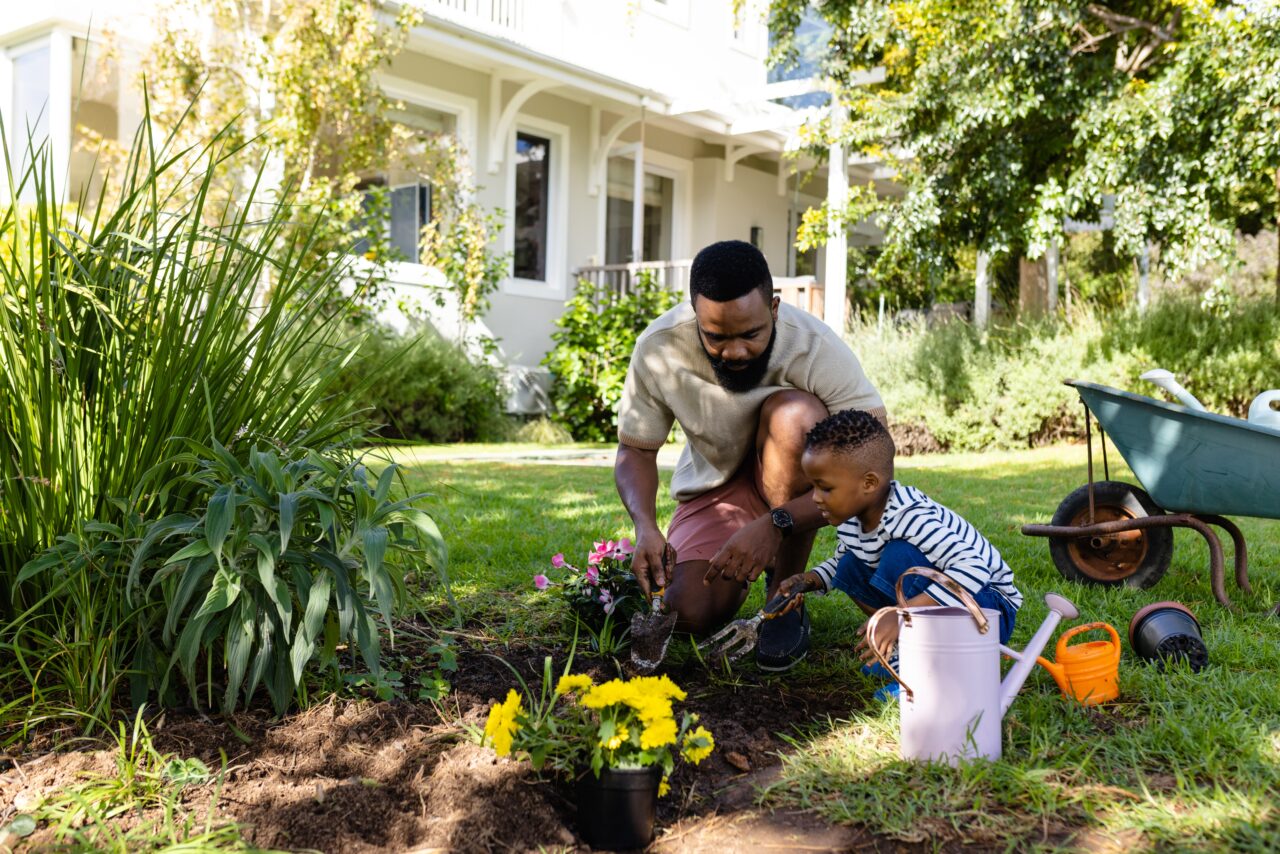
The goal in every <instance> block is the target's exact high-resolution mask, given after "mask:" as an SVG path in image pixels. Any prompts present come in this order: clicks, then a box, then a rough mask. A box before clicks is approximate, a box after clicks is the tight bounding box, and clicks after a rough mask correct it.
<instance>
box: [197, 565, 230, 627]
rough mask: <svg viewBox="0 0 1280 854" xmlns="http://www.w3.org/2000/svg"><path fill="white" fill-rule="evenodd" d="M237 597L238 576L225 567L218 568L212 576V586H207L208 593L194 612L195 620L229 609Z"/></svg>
mask: <svg viewBox="0 0 1280 854" xmlns="http://www.w3.org/2000/svg"><path fill="white" fill-rule="evenodd" d="M239 595H240V576H238V575H236V574H235V573H233V572H232V571H231V570H229V569H227V568H226V567H220V568H219V569H218V571H217V572H215V573H214V575H213V584H211V585H210V586H209V593H208V594H207V595H206V596H205V597H204V602H203V603H202V604H201V605H200V610H199V611H196V616H195V619H197V620H199V619H200V618H201V617H212V616H213V615H214V614H218V613H221V612H222V611H225V610H226V609H227V608H230V607H231V605H232V604H233V603H234V602H235V601H236V598H237V597H238V596H239Z"/></svg>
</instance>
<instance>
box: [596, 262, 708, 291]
mask: <svg viewBox="0 0 1280 854" xmlns="http://www.w3.org/2000/svg"><path fill="white" fill-rule="evenodd" d="M692 265H693V261H692V260H686V261H638V262H636V263H634V264H597V265H595V266H588V267H579V268H578V269H576V270H574V271H573V283H574V284H577V282H578V280H579V279H586V280H587V281H589V282H591V283H592V284H593V285H595V286H596V287H597V288H598V289H599V290H600V291H603V292H604V293H614V294H618V295H620V296H626V295H627V294H629V293H631V289H632V287H633V286H634V285H635V283H636V281H637V280H638V279H639V278H640V277H641V276H652V277H653V278H654V280H655V281H656V282H657V284H658V285H660V286H662V287H664V288H666V289H667V290H669V291H676V292H677V293H680V294H684V295H688V293H689V268H690V267H691V266H692Z"/></svg>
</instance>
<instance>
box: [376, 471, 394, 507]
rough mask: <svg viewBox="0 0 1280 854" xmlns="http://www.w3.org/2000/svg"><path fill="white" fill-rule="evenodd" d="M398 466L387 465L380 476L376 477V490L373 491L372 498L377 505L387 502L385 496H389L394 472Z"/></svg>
mask: <svg viewBox="0 0 1280 854" xmlns="http://www.w3.org/2000/svg"><path fill="white" fill-rule="evenodd" d="M398 468H399V466H396V465H389V466H387V467H386V468H385V469H383V470H382V474H380V475H379V476H378V488H377V489H376V490H374V493H373V498H374V500H375V501H377V502H378V503H379V504H381V503H382V502H383V501H386V500H387V496H388V495H390V494H391V486H392V484H393V483H395V479H396V470H397V469H398Z"/></svg>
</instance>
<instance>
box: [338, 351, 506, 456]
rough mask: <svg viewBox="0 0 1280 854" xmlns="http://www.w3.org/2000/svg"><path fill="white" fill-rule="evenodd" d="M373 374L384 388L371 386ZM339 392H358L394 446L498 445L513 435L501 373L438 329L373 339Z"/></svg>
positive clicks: (345, 371) (352, 364)
mask: <svg viewBox="0 0 1280 854" xmlns="http://www.w3.org/2000/svg"><path fill="white" fill-rule="evenodd" d="M371 372H376V373H377V376H378V382H377V383H372V384H371V383H368V382H367V381H366V378H367V377H368V376H369V374H370V373H371ZM338 388H339V389H342V390H349V391H353V392H354V393H355V395H356V399H357V400H358V401H359V403H360V404H361V405H362V406H363V407H364V408H365V409H366V410H367V417H368V418H369V419H370V420H371V421H372V422H373V423H374V424H375V425H377V426H378V427H380V428H381V429H380V431H379V432H380V434H381V435H382V436H385V437H388V438H392V439H414V440H419V441H424V442H477V441H494V440H499V439H503V438H506V434H507V432H508V429H509V424H508V421H507V417H506V416H505V415H504V414H503V406H504V403H505V392H504V390H503V382H502V376H501V374H500V372H499V370H498V368H497V367H495V366H494V365H491V364H489V363H487V362H485V361H483V360H479V359H472V358H471V357H469V356H468V355H467V353H466V352H465V351H464V350H463V349H462V348H461V347H459V346H457V345H455V344H452V343H450V342H448V341H445V340H444V339H443V338H441V337H440V336H439V335H437V334H436V333H435V332H434V331H433V330H431V329H430V328H420V329H416V330H413V331H412V332H410V333H409V334H406V335H397V334H396V333H394V332H392V331H390V330H387V329H377V330H374V331H373V332H371V333H369V334H368V335H367V337H366V338H365V339H364V341H363V342H362V343H361V344H360V349H359V352H358V353H357V354H356V357H355V358H354V359H352V360H351V362H350V363H349V364H348V365H347V366H346V367H345V368H344V369H343V371H342V376H341V377H340V379H339V381H338Z"/></svg>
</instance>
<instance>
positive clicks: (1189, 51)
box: [770, 0, 1280, 287]
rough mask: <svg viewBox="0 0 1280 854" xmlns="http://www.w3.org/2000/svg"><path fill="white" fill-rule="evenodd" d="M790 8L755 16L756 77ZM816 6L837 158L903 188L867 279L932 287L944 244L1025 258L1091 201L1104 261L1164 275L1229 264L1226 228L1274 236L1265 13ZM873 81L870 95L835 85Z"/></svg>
mask: <svg viewBox="0 0 1280 854" xmlns="http://www.w3.org/2000/svg"><path fill="white" fill-rule="evenodd" d="M808 5H809V4H808V3H806V2H804V0H774V2H773V4H772V7H771V19H770V25H771V29H772V31H773V33H774V36H775V51H774V55H773V60H774V61H775V62H786V61H788V60H789V59H790V58H791V57H792V56H793V55H794V53H793V51H794V44H793V43H792V41H791V40H790V38H789V33H790V32H791V31H793V30H794V28H795V26H796V24H797V23H798V22H799V20H800V17H801V15H803V14H804V11H805V8H806V7H807V6H808ZM816 8H817V10H818V11H819V13H820V14H821V15H822V16H823V17H824V18H825V20H826V21H827V22H828V24H829V25H830V26H831V36H830V39H829V40H828V44H827V46H826V55H825V62H824V70H825V72H826V73H827V74H828V75H829V76H830V77H831V78H832V79H833V80H834V81H836V82H837V84H844V85H841V86H840V88H839V92H838V96H839V97H841V98H843V99H844V101H845V102H846V105H847V110H848V114H849V116H850V117H851V118H850V120H849V121H848V122H847V123H846V124H845V126H844V139H845V142H846V144H847V145H849V146H850V147H852V148H855V149H858V150H861V151H863V152H864V153H867V154H870V155H875V156H884V157H885V159H886V160H887V161H888V162H889V163H891V164H892V165H893V166H894V167H895V168H896V169H897V170H898V172H899V175H900V177H901V180H902V182H903V184H904V185H905V187H906V194H905V196H904V197H903V198H902V199H901V200H900V201H899V200H888V201H885V202H882V203H881V205H880V211H879V216H880V222H881V224H882V225H884V226H885V228H886V232H887V235H886V246H885V251H884V252H883V253H882V255H881V261H880V263H881V264H883V265H887V266H888V267H894V266H901V265H903V264H904V263H905V264H909V265H911V266H914V267H915V268H917V269H920V270H921V271H922V272H923V273H925V274H927V275H929V276H931V277H933V278H935V279H936V278H938V277H940V276H942V275H943V274H944V272H945V270H946V269H947V268H948V267H949V266H951V265H952V264H953V259H954V258H955V255H956V253H957V251H959V250H960V249H961V248H962V247H974V246H976V247H977V248H978V249H980V250H984V251H987V252H990V253H992V254H1002V253H1010V252H1025V253H1026V254H1029V255H1031V256H1032V257H1035V256H1038V255H1039V254H1040V253H1041V252H1043V250H1044V249H1045V248H1046V246H1047V245H1048V242H1049V241H1050V240H1052V239H1054V238H1055V237H1056V235H1057V234H1058V232H1059V231H1060V229H1061V222H1062V219H1063V217H1068V216H1069V217H1072V218H1075V219H1095V218H1097V216H1098V214H1099V212H1100V208H1101V205H1102V200H1103V196H1104V195H1108V194H1114V195H1115V196H1116V212H1115V216H1116V223H1117V231H1116V237H1117V246H1118V247H1119V248H1120V249H1121V250H1122V251H1126V252H1129V253H1132V254H1137V253H1138V252H1140V251H1141V248H1142V246H1143V245H1144V243H1145V242H1146V241H1149V240H1152V241H1158V242H1160V243H1161V245H1162V260H1163V261H1164V263H1166V265H1169V266H1172V267H1173V268H1175V269H1185V268H1187V267H1190V266H1193V265H1195V264H1197V263H1200V262H1201V261H1203V260H1205V259H1206V258H1207V257H1210V256H1214V255H1220V254H1222V253H1224V252H1228V251H1230V247H1231V240H1230V238H1231V236H1232V234H1233V231H1234V225H1235V221H1236V219H1237V218H1238V217H1241V216H1245V215H1254V216H1256V215H1257V214H1258V213H1259V212H1260V211H1262V212H1265V215H1266V218H1267V219H1269V220H1272V221H1274V219H1275V216H1276V210H1277V200H1276V193H1277V191H1278V190H1280V187H1278V186H1277V184H1276V181H1277V180H1280V176H1278V175H1277V171H1276V170H1277V167H1280V132H1278V131H1280V127H1278V126H1277V122H1278V121H1280V120H1278V119H1277V113H1278V111H1277V109H1276V104H1277V103H1280V73H1277V69H1280V65H1278V63H1280V8H1278V6H1277V2H1276V0H1250V1H1249V2H1246V0H1241V2H1229V3H1213V2H1207V0H1204V1H1203V2H1202V0H1154V1H1153V2H1134V3H1123V4H1122V3H1105V4H1104V3H1085V2H1069V0H990V2H971V0H906V1H905V2H895V3H887V4H886V3H882V2H876V0H826V2H823V3H821V4H818V5H817V7H816ZM877 65H883V66H884V68H885V70H886V79H885V82H884V83H883V84H880V85H878V86H875V87H857V88H854V87H850V86H848V85H847V84H848V82H849V81H850V79H851V76H852V74H853V73H854V72H857V71H859V70H862V69H865V68H869V67H873V66H877ZM824 130H825V129H819V132H818V134H817V137H816V139H815V142H816V143H817V144H819V145H821V144H823V143H824V142H825V139H824V138H823V132H824ZM903 152H905V154H903ZM863 201H865V200H863ZM1278 275H1280V274H1278ZM1278 287H1280V278H1278Z"/></svg>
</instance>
